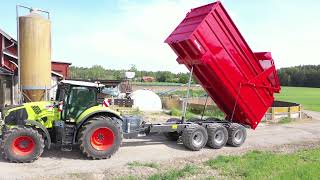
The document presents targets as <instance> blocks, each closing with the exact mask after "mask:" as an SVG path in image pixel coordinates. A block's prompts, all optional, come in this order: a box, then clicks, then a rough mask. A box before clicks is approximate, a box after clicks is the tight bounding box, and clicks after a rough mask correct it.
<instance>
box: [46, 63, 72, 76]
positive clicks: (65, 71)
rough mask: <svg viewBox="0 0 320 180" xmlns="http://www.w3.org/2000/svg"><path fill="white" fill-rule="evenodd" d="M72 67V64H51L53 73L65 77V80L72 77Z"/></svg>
mask: <svg viewBox="0 0 320 180" xmlns="http://www.w3.org/2000/svg"><path fill="white" fill-rule="evenodd" d="M70 65H71V63H66V62H56V61H52V62H51V69H52V71H54V72H57V73H59V74H61V75H63V77H64V78H69V75H70V72H69V71H70V70H69V66H70Z"/></svg>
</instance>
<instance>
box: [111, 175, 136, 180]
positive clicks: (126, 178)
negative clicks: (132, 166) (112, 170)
mask: <svg viewBox="0 0 320 180" xmlns="http://www.w3.org/2000/svg"><path fill="white" fill-rule="evenodd" d="M116 179H117V180H138V179H139V178H137V177H135V176H131V175H129V176H123V177H119V178H116Z"/></svg>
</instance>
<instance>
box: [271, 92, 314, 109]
mask: <svg viewBox="0 0 320 180" xmlns="http://www.w3.org/2000/svg"><path fill="white" fill-rule="evenodd" d="M275 97H276V99H277V100H280V101H290V102H295V103H300V104H302V105H303V108H304V109H307V110H312V111H320V88H306V87H281V93H280V94H275Z"/></svg>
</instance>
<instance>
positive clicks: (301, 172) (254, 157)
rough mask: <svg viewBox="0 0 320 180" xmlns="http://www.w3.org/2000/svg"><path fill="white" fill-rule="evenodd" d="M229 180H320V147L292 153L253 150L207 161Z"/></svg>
mask: <svg viewBox="0 0 320 180" xmlns="http://www.w3.org/2000/svg"><path fill="white" fill-rule="evenodd" d="M206 164H207V165H209V166H210V167H211V168H213V169H216V170H218V171H219V172H220V174H221V175H223V176H225V177H226V178H227V179H228V178H230V179H235V178H240V179H254V180H255V179H319V177H320V171H319V169H320V148H317V149H311V150H302V151H298V152H296V153H292V154H278V153H272V152H261V151H252V152H249V153H246V154H245V155H242V156H218V157H217V158H216V159H212V160H209V161H207V162H206Z"/></svg>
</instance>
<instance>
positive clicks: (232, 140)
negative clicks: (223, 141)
mask: <svg viewBox="0 0 320 180" xmlns="http://www.w3.org/2000/svg"><path fill="white" fill-rule="evenodd" d="M228 134H229V138H228V141H227V144H229V145H230V146H234V147H239V146H241V145H242V144H243V143H244V141H245V140H246V138H247V131H246V128H245V127H244V126H242V125H241V124H237V123H231V124H230V126H229V128H228Z"/></svg>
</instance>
